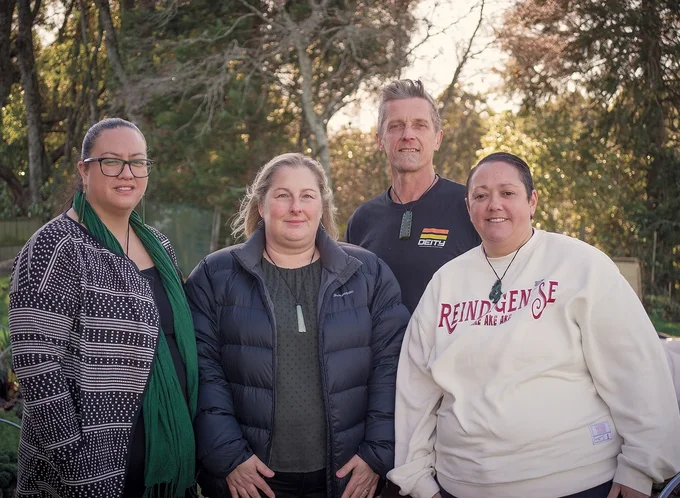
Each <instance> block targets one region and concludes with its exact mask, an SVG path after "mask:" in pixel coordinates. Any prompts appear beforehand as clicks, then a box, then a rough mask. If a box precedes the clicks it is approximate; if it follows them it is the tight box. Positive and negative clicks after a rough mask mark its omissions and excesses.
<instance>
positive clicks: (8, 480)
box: [0, 450, 17, 498]
mask: <svg viewBox="0 0 680 498" xmlns="http://www.w3.org/2000/svg"><path fill="white" fill-rule="evenodd" d="M16 485H17V454H16V452H15V451H8V450H5V451H0V498H10V497H11V496H14V494H13V493H14V489H15V488H16Z"/></svg>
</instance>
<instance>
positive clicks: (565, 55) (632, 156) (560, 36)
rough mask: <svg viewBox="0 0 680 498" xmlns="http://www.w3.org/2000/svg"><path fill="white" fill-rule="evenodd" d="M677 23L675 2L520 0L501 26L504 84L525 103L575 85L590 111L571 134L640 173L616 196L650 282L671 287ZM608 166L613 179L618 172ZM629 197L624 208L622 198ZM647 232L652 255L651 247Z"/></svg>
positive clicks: (679, 187) (679, 280) (677, 161)
mask: <svg viewBox="0 0 680 498" xmlns="http://www.w3.org/2000/svg"><path fill="white" fill-rule="evenodd" d="M679 28H680V4H678V2H676V1H674V0H660V1H657V2H637V1H634V0H614V1H606V2H605V1H590V0H576V1H571V0H554V1H550V2H545V1H543V0H520V1H518V2H517V4H516V5H515V6H514V7H513V8H512V9H510V11H509V12H508V14H507V15H506V17H505V24H504V27H503V29H502V30H501V31H500V33H499V40H500V43H501V45H502V46H503V48H505V49H506V50H507V51H508V52H509V53H510V56H511V60H510V63H509V64H508V67H507V71H506V74H505V76H506V84H507V86H508V88H509V89H512V90H514V91H517V92H519V93H520V94H521V95H523V97H524V104H525V107H526V109H528V110H531V109H535V108H536V106H537V104H539V103H541V102H546V101H547V100H549V99H550V98H553V97H555V96H560V95H566V94H569V93H571V92H572V91H573V90H574V89H576V90H577V91H579V92H582V93H583V95H585V96H586V97H587V99H588V102H589V103H590V104H589V107H588V113H587V115H586V116H583V117H582V118H581V119H580V120H579V121H581V123H582V124H578V121H577V124H576V125H575V126H574V128H575V129H576V130H579V128H580V130H579V134H578V135H577V136H576V137H575V138H577V139H578V140H579V141H580V142H584V141H585V142H584V143H587V142H588V141H589V140H590V141H591V142H592V139H594V140H595V142H594V144H593V145H595V147H594V148H592V149H591V151H592V152H591V155H592V156H593V157H595V156H596V155H598V153H599V150H601V148H605V149H606V150H609V151H611V152H613V153H614V154H615V155H614V157H611V158H606V159H607V161H608V162H607V163H606V164H609V165H616V164H617V163H619V162H620V161H621V160H623V161H624V162H627V163H629V164H630V166H629V167H630V170H631V171H634V172H635V174H636V176H639V177H640V180H641V182H642V186H643V190H642V191H639V190H638V194H639V195H638V196H637V197H629V198H627V199H626V201H625V202H624V204H622V205H623V206H625V208H626V209H627V210H628V212H627V213H625V214H627V215H628V218H627V221H629V222H632V223H633V224H634V227H633V230H632V233H633V234H636V235H637V236H638V237H639V238H640V239H641V240H642V241H643V242H646V244H647V247H646V248H645V251H644V252H645V260H646V262H647V265H648V266H649V265H652V264H655V265H658V268H657V267H656V266H655V273H656V276H657V278H656V280H655V283H654V286H655V287H656V290H661V289H665V288H666V286H667V285H671V287H673V288H674V289H675V291H676V292H678V291H680V268H678V264H677V253H678V250H679V248H680V230H678V227H679V226H680V224H679V223H680V222H679V221H678V217H677V213H678V208H679V207H680V204H679V202H680V201H679V200H678V191H680V153H679V152H678V146H679V145H680V133H679V125H680V121H679V119H678V115H679V113H680V92H679V91H678V88H680V71H679V70H678V69H679V68H680V44H678V42H677V40H678V38H677V33H678V29H679ZM584 118H585V119H584ZM583 125H585V126H583ZM596 144H599V146H598V145H596ZM612 160H613V162H611V161H612ZM591 164H592V162H591ZM606 169H607V173H608V174H610V175H612V177H613V178H614V179H615V178H616V176H617V175H618V174H619V173H617V172H616V171H612V170H611V167H610V166H607V168H606ZM588 171H590V170H588ZM636 185H638V184H637V182H636ZM622 199H623V198H622ZM640 201H641V202H640ZM631 202H632V204H633V206H632V209H631V206H626V204H628V203H631ZM630 211H632V214H631V213H630ZM654 233H656V234H657V236H658V246H657V249H658V251H659V252H658V253H654V248H653V247H650V246H651V244H650V241H651V240H652V236H653V234H654ZM655 258H656V259H655ZM653 261H656V263H653ZM653 290H654V289H653Z"/></svg>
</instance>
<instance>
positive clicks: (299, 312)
mask: <svg viewBox="0 0 680 498" xmlns="http://www.w3.org/2000/svg"><path fill="white" fill-rule="evenodd" d="M264 253H265V254H266V255H267V257H268V258H269V261H271V262H272V263H273V264H274V268H276V271H277V272H278V274H279V277H281V280H283V282H284V283H285V284H286V287H288V290H289V291H290V294H291V296H293V297H294V298H295V311H296V313H297V323H298V332H300V333H301V334H303V333H305V332H307V327H306V326H305V316H304V315H303V314H302V305H301V304H300V290H301V289H297V292H293V288H292V287H291V286H290V284H289V283H288V280H286V277H284V276H283V272H282V271H281V269H280V268H279V265H277V264H276V261H274V259H273V258H272V257H271V256H270V255H269V253H268V252H267V248H266V247H265V248H264ZM315 253H316V249H314V250H313V251H312V258H311V259H310V260H309V264H308V265H307V266H309V265H311V264H312V261H313V260H314V254H315Z"/></svg>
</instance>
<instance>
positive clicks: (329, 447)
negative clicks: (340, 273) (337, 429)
mask: <svg viewBox="0 0 680 498" xmlns="http://www.w3.org/2000/svg"><path fill="white" fill-rule="evenodd" d="M345 281H346V280H345ZM345 281H343V282H340V281H338V280H337V279H335V280H331V281H330V282H328V284H327V285H326V289H325V290H324V292H323V293H321V292H319V295H320V296H322V299H321V303H320V305H319V310H318V316H317V323H318V327H319V363H320V367H321V388H322V390H323V402H324V415H325V418H326V455H327V456H326V462H327V465H326V483H327V484H330V489H327V492H326V494H327V496H328V498H331V497H333V496H336V494H337V492H336V487H337V485H336V482H335V479H336V478H335V473H334V472H333V463H334V461H333V441H332V437H331V436H332V430H331V420H330V416H329V407H330V403H331V402H330V399H329V395H328V386H327V384H326V369H325V368H324V353H323V327H322V323H321V316H322V312H323V310H324V308H325V304H326V300H327V299H326V298H327V296H328V295H329V293H333V292H335V290H336V289H338V288H340V286H342V284H343V283H344V282H345ZM332 284H336V285H332Z"/></svg>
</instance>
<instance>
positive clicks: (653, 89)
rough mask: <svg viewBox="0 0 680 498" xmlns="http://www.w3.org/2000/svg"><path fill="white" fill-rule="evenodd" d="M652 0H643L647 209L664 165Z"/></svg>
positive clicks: (658, 192) (658, 193) (657, 29)
mask: <svg viewBox="0 0 680 498" xmlns="http://www.w3.org/2000/svg"><path fill="white" fill-rule="evenodd" d="M656 4H657V2H656V1H655V0H644V1H643V2H642V6H641V9H642V18H643V24H642V27H643V29H642V30H641V31H642V47H641V48H642V50H641V55H642V57H643V58H644V62H645V64H644V75H645V76H644V79H645V81H646V83H647V85H649V87H648V88H649V91H648V93H647V94H646V95H647V96H646V99H645V102H644V103H643V105H644V108H645V109H644V111H643V112H644V115H645V116H646V117H647V118H646V120H645V121H646V126H645V128H644V129H645V131H646V135H647V137H646V138H647V142H648V143H649V151H648V154H649V155H650V156H651V158H652V160H651V163H650V164H649V167H648V170H647V208H648V209H649V210H650V211H651V210H654V209H655V208H656V206H657V205H658V203H659V202H660V201H661V200H662V197H663V193H662V191H663V188H662V186H661V185H660V179H661V177H662V170H663V168H664V166H665V164H666V161H665V159H666V157H665V145H666V137H667V133H666V123H665V119H664V109H663V103H662V102H661V100H660V99H659V96H660V95H663V90H664V81H663V75H662V67H663V66H662V61H661V19H660V16H659V12H658V11H657V8H658V7H657V5H656Z"/></svg>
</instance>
